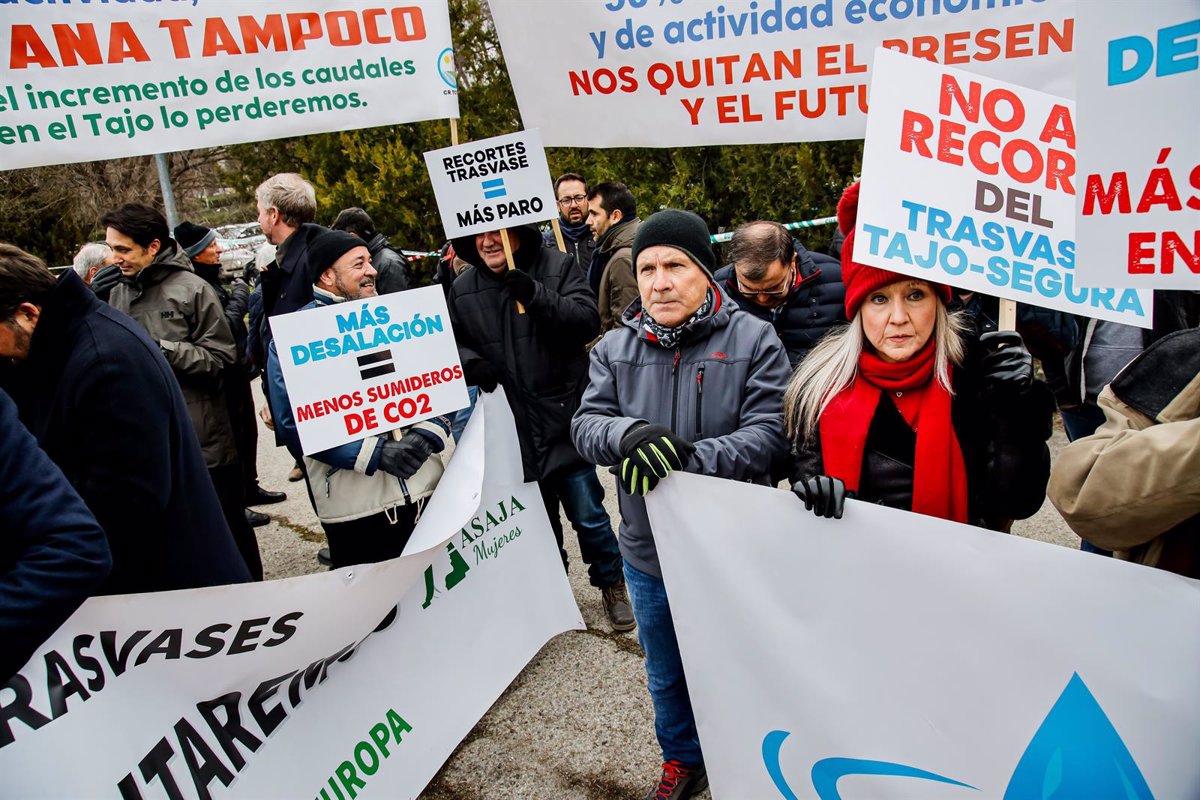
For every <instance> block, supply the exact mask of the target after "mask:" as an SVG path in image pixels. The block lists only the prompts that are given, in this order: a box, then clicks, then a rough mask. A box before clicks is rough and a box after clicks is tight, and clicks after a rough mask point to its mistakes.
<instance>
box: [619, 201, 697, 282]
mask: <svg viewBox="0 0 1200 800" xmlns="http://www.w3.org/2000/svg"><path fill="white" fill-rule="evenodd" d="M656 244H663V245H666V246H668V247H674V248H676V249H678V250H682V251H683V252H685V253H687V255H688V257H689V258H691V259H692V261H694V262H695V263H696V266H698V267H700V269H702V270H704V271H705V272H707V273H708V277H710V278H711V277H712V274H713V273H714V272H715V271H716V269H717V256H716V254H715V253H713V249H712V243H711V240H710V239H709V236H708V226H707V225H705V224H704V220H702V219H700V217H698V216H696V215H695V214H693V213H692V212H691V211H680V210H678V209H675V208H667V209H663V210H662V211H659V212H657V213H655V214H651V215H650V216H649V217H648V218H646V219H645V220H643V221H642V224H641V225H639V226H638V229H637V235H636V236H634V237H633V264H634V271H635V272H636V271H637V257H638V253H640V252H641V251H642V250H645V249H646V248H647V247H653V246H654V245H656Z"/></svg>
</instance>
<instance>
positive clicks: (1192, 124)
mask: <svg viewBox="0 0 1200 800" xmlns="http://www.w3.org/2000/svg"><path fill="white" fill-rule="evenodd" d="M1133 12H1134V7H1133V6H1131V5H1130V4H1129V3H1119V2H1113V0H1104V1H1103V2H1101V0H1094V1H1093V2H1088V3H1083V4H1081V5H1080V8H1079V40H1078V49H1079V130H1080V131H1081V132H1082V135H1081V136H1080V137H1079V183H1080V191H1079V196H1078V198H1077V199H1076V203H1077V208H1078V211H1079V217H1078V223H1077V225H1078V230H1079V263H1080V272H1079V279H1080V281H1081V282H1083V283H1084V284H1085V285H1093V284H1098V285H1103V286H1136V287H1140V288H1144V289H1200V135H1197V131H1200V102H1197V101H1198V100H1200V58H1198V57H1197V50H1198V49H1200V0H1156V1H1155V2H1153V3H1142V4H1139V5H1138V6H1137V7H1136V13H1133Z"/></svg>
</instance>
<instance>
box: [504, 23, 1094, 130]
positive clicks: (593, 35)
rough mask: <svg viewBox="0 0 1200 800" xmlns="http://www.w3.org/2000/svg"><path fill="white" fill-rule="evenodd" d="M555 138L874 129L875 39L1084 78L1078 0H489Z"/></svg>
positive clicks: (988, 65) (1008, 67)
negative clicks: (1078, 58) (1075, 44)
mask: <svg viewBox="0 0 1200 800" xmlns="http://www.w3.org/2000/svg"><path fill="white" fill-rule="evenodd" d="M489 5H490V7H491V11H492V17H493V18H494V19H495V21H496V32H497V33H498V34H499V36H500V44H501V46H502V47H503V49H504V55H505V62H506V63H507V65H508V70H509V77H510V78H511V79H512V84H513V90H514V92H515V93H516V97H517V104H518V105H519V106H520V108H521V119H523V120H524V121H525V124H526V125H527V126H529V127H536V128H540V129H541V130H542V133H543V135H544V136H545V141H546V144H547V145H549V146H551V147H689V146H695V145H716V144H758V143H771V142H797V141H800V142H809V141H825V140H831V139H861V138H862V136H863V131H864V129H865V125H866V117H867V87H868V85H869V83H870V80H871V75H872V74H873V71H874V67H873V66H872V59H873V55H874V52H875V48H876V47H879V46H882V47H886V48H889V49H891V50H894V51H897V52H900V53H909V54H911V55H914V56H918V57H920V58H928V59H931V60H933V61H936V62H939V63H943V64H950V65H957V66H959V67H961V68H963V69H970V70H972V71H979V72H981V73H983V74H985V75H991V76H993V77H996V78H1001V79H1003V80H1007V81H1011V82H1013V83H1018V84H1021V85H1024V86H1037V87H1039V88H1041V89H1043V90H1044V91H1050V92H1054V93H1056V94H1060V95H1064V96H1068V97H1070V96H1073V92H1074V53H1073V51H1072V37H1073V26H1074V20H1073V16H1074V14H1075V8H1076V3H1075V0H1039V1H1038V2H1030V1H1029V0H1026V2H1021V1H1020V0H1005V2H999V0H988V2H986V3H985V2H979V0H687V2H683V1H682V0H590V1H589V2H582V1H579V2H546V0H491V2H490V3H489Z"/></svg>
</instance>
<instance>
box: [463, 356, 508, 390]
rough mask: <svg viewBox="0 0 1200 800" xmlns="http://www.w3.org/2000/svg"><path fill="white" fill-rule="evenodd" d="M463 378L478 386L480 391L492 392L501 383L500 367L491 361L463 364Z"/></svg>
mask: <svg viewBox="0 0 1200 800" xmlns="http://www.w3.org/2000/svg"><path fill="white" fill-rule="evenodd" d="M463 378H464V379H465V380H466V381H467V384H468V385H469V386H478V387H479V391H481V392H487V393H491V392H494V391H496V386H497V384H499V383H500V368H499V367H497V366H496V365H495V364H493V363H492V362H490V361H472V362H471V363H470V364H469V365H464V366H463Z"/></svg>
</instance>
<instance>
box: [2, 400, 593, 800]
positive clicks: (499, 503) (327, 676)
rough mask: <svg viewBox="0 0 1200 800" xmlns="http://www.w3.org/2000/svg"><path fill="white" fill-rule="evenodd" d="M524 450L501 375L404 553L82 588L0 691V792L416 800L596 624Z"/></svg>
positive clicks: (57, 795)
mask: <svg viewBox="0 0 1200 800" xmlns="http://www.w3.org/2000/svg"><path fill="white" fill-rule="evenodd" d="M520 463H521V460H520V449H519V446H518V444H517V438H516V429H515V426H514V424H513V418H512V413H511V411H509V409H508V405H507V403H506V401H505V399H504V396H503V390H498V391H497V392H496V393H495V394H492V395H485V396H483V397H480V399H479V405H478V407H477V408H476V411H475V413H474V414H473V415H472V417H471V421H470V423H469V424H468V426H467V430H466V432H465V434H464V436H463V439H462V441H461V442H460V443H459V450H458V451H457V453H456V456H455V458H453V459H452V460H451V463H450V465H449V467H448V469H447V471H446V473H445V475H444V476H443V478H442V482H441V484H440V485H439V487H438V489H437V492H435V493H434V495H433V497H432V499H431V500H430V504H429V506H428V507H427V508H426V510H425V512H424V514H423V515H422V517H421V520H420V522H419V523H418V526H417V530H416V531H415V532H414V534H413V538H412V540H411V541H410V543H409V547H408V548H407V549H406V550H405V554H404V555H403V556H402V557H400V558H398V559H394V560H392V561H388V562H384V563H382V564H371V565H363V566H358V567H349V568H345V569H340V570H336V571H333V572H328V573H322V574H319V575H309V576H305V577H302V578H291V579H288V580H281V581H270V582H267V583H257V584H247V585H243V586H230V587H221V588H214V589H200V590H193V591H180V592H165V593H158V594H146V595H127V596H119V597H101V598H93V599H91V600H89V601H87V603H85V604H84V605H83V606H82V607H81V608H80V609H79V611H78V612H76V614H75V615H74V616H72V617H71V619H70V620H68V621H67V622H66V623H65V624H64V625H63V627H62V628H61V629H60V630H59V631H58V632H57V633H55V634H54V636H53V637H51V639H50V640H49V641H48V642H47V643H46V644H45V645H43V647H42V648H41V650H40V651H39V653H38V655H37V656H35V658H34V659H32V660H31V661H30V663H29V664H28V665H27V666H26V667H25V669H23V670H21V672H20V673H19V675H18V677H17V678H16V679H14V681H13V682H10V683H9V684H7V685H6V686H5V687H4V688H0V708H3V709H4V710H5V711H6V712H9V713H7V715H6V716H4V718H3V720H2V721H0V773H3V775H4V794H5V796H12V797H22V798H68V797H70V798H77V797H88V798H92V797H112V798H126V799H127V800H129V799H132V798H147V799H148V798H158V797H167V796H179V797H188V798H194V797H197V796H203V797H212V798H214V799H215V800H220V799H221V798H254V799H255V800H261V799H263V798H281V799H282V798H296V797H317V798H322V797H323V798H329V800H333V799H334V798H337V797H342V798H349V797H353V796H357V797H359V798H363V800H370V798H399V797H407V798H412V797H416V796H417V795H418V794H419V793H420V792H421V790H422V789H423V788H424V787H425V785H426V784H427V783H428V782H429V780H430V779H431V778H432V777H433V776H434V774H435V773H436V772H437V770H438V769H439V768H440V767H441V765H442V764H443V763H444V762H445V761H446V759H447V758H449V756H450V754H451V753H452V752H453V750H454V748H455V747H456V746H457V745H458V743H459V742H460V741H461V740H462V738H463V737H464V736H465V735H466V734H467V733H468V732H469V731H470V730H471V728H472V727H473V726H474V725H475V723H476V722H477V721H478V720H479V718H480V717H481V716H482V715H483V714H484V713H485V712H486V711H487V709H488V708H489V707H490V706H491V704H492V703H493V702H495V700H496V698H497V697H499V696H500V693H501V692H502V691H503V690H504V688H505V687H506V686H508V684H509V682H511V681H512V679H513V678H515V677H516V675H517V673H519V672H520V670H521V669H522V668H523V667H524V666H525V664H527V663H528V661H529V659H531V658H532V657H533V656H534V654H535V653H536V652H537V651H538V650H539V649H540V648H541V646H542V645H543V644H544V643H545V642H546V641H547V640H548V639H550V638H551V637H552V636H554V635H556V634H558V633H560V632H562V631H565V630H571V629H582V628H583V627H584V625H583V620H582V618H581V617H580V615H579V609H578V607H577V606H576V605H575V601H574V598H573V596H572V594H571V587H570V585H569V584H568V583H567V579H566V575H565V574H564V572H563V569H562V561H561V560H560V559H559V555H558V548H557V546H556V545H555V543H554V536H553V534H552V532H551V530H550V523H549V520H548V519H547V517H546V512H545V506H544V504H543V503H542V500H541V495H540V494H539V493H538V488H537V485H536V484H532V483H514V482H513V476H514V475H516V476H519V475H520V474H521V472H520ZM480 609H488V611H487V613H480ZM481 664H485V665H486V669H481V668H480V665H481ZM56 683H57V684H60V685H62V686H63V691H62V692H56V691H55V690H54V689H53V688H52V686H53V685H55V684H56ZM18 709H19V711H20V713H17V711H18ZM80 742H86V743H87V746H86V747H83V746H80V744H79V743H80ZM169 782H170V783H171V784H173V785H174V786H175V787H178V793H177V794H171V793H170V791H169V790H167V789H166V787H167V785H168V783H169ZM201 787H203V790H204V791H207V794H204V793H203V792H202V790H201Z"/></svg>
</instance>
